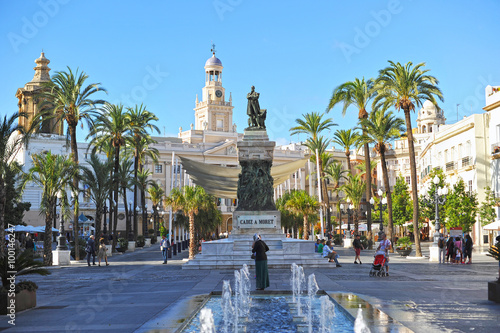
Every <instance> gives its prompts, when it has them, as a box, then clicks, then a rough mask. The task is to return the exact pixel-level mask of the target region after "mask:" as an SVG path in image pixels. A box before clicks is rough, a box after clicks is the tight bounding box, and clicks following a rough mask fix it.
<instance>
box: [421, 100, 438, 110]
mask: <svg viewBox="0 0 500 333" xmlns="http://www.w3.org/2000/svg"><path fill="white" fill-rule="evenodd" d="M422 108H423V109H426V110H429V111H430V110H436V106H435V105H434V103H432V102H431V101H429V100H426V101H425V102H424V105H423V107H422Z"/></svg>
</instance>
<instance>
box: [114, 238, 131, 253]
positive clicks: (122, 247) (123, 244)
mask: <svg viewBox="0 0 500 333" xmlns="http://www.w3.org/2000/svg"><path fill="white" fill-rule="evenodd" d="M127 249H128V241H127V240H126V239H125V238H118V246H117V247H116V251H118V252H125V251H127Z"/></svg>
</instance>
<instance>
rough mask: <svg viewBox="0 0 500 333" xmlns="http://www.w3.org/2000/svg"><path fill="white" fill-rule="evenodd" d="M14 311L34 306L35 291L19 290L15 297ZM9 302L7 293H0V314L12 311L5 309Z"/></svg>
mask: <svg viewBox="0 0 500 333" xmlns="http://www.w3.org/2000/svg"><path fill="white" fill-rule="evenodd" d="M15 302H16V303H15V304H16V305H15V306H16V310H15V312H16V313H17V312H19V311H23V310H26V309H31V308H34V307H35V306H36V291H28V290H21V292H19V293H18V294H16V297H15ZM9 304H10V298H9V297H7V293H2V294H0V315H6V314H10V313H13V312H14V311H12V310H10V309H7V306H8V305H9Z"/></svg>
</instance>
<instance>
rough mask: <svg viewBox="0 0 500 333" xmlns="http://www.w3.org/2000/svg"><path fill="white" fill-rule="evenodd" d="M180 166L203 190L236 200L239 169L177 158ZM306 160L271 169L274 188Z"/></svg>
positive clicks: (302, 165)
mask: <svg viewBox="0 0 500 333" xmlns="http://www.w3.org/2000/svg"><path fill="white" fill-rule="evenodd" d="M179 157H180V159H181V161H182V166H183V167H184V169H185V170H186V172H187V173H188V175H189V176H190V177H191V179H192V180H193V182H194V183H195V184H196V185H199V186H201V187H203V188H204V189H205V191H206V192H207V193H210V194H212V195H214V196H216V197H219V198H236V192H237V189H238V175H239V174H240V172H241V168H240V167H236V168H230V167H222V166H219V165H213V164H207V163H203V162H197V161H193V160H191V159H189V158H186V157H182V156H179ZM306 161H307V158H303V159H300V160H296V161H293V162H289V163H284V164H280V165H276V166H273V167H271V176H272V177H273V179H274V187H277V186H278V185H279V184H281V183H283V182H284V181H285V180H287V179H288V178H289V177H290V175H291V174H293V173H294V172H295V171H297V170H298V169H300V168H302V167H304V165H305V164H306Z"/></svg>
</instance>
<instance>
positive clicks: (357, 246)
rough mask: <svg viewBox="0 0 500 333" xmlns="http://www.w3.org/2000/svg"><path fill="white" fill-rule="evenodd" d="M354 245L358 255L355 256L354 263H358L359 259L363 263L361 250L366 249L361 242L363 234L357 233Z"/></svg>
mask: <svg viewBox="0 0 500 333" xmlns="http://www.w3.org/2000/svg"><path fill="white" fill-rule="evenodd" d="M352 246H353V247H354V252H355V253H356V256H355V257H354V263H355V264H357V263H358V262H357V260H359V264H360V265H361V264H362V262H361V257H360V255H361V250H364V249H365V248H364V246H363V244H362V243H361V236H360V235H359V234H358V235H356V238H355V239H354V242H352Z"/></svg>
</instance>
